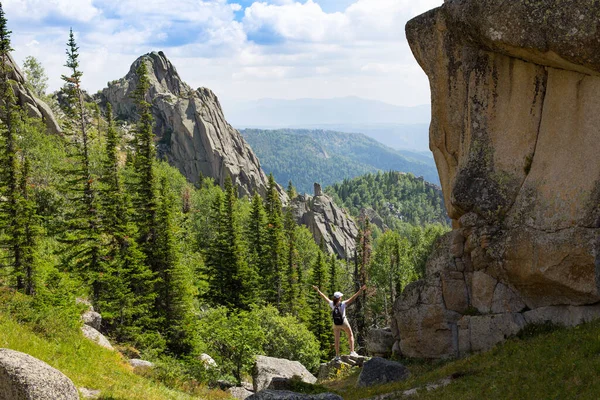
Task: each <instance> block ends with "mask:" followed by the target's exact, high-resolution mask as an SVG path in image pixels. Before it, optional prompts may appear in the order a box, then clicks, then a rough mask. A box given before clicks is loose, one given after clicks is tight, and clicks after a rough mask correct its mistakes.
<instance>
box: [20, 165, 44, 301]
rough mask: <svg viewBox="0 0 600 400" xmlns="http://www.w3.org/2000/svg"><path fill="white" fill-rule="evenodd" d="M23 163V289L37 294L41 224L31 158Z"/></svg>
mask: <svg viewBox="0 0 600 400" xmlns="http://www.w3.org/2000/svg"><path fill="white" fill-rule="evenodd" d="M23 158H24V159H23V165H22V169H21V179H20V184H19V191H20V205H19V213H18V215H19V216H20V219H22V221H23V222H22V223H20V224H19V225H20V226H23V227H24V230H23V232H22V233H23V235H22V239H23V242H22V243H21V248H22V250H21V253H22V259H23V277H22V279H23V289H24V291H25V294H28V295H34V294H35V283H36V273H37V249H38V238H39V237H40V236H41V228H40V225H39V217H38V215H37V213H36V204H35V200H34V199H33V197H32V196H31V193H30V183H29V177H30V176H29V175H30V164H29V159H28V158H26V157H25V156H24V157H23Z"/></svg>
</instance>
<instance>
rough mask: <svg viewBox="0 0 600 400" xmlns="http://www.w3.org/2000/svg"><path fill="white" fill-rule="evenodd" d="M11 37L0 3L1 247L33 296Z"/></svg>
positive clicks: (18, 281)
mask: <svg viewBox="0 0 600 400" xmlns="http://www.w3.org/2000/svg"><path fill="white" fill-rule="evenodd" d="M10 34H11V32H10V31H9V30H8V28H7V20H6V17H5V14H4V9H3V8H2V5H1V4H0V102H1V107H0V120H1V121H2V123H1V125H0V133H1V138H2V147H1V150H0V161H1V162H2V170H1V172H2V173H1V182H2V187H1V194H2V195H3V197H4V198H5V201H3V202H2V204H1V206H0V211H1V213H2V217H3V218H2V219H3V221H4V224H5V225H4V226H3V227H2V228H3V230H4V235H3V237H2V245H3V246H4V247H6V248H7V250H8V257H9V260H8V263H7V264H8V265H9V266H10V267H11V268H12V271H11V272H12V276H13V277H14V281H15V287H16V288H17V290H20V291H23V292H25V293H27V294H33V293H34V273H35V265H34V264H35V246H36V241H35V238H36V236H37V232H38V231H37V229H36V224H37V222H36V217H35V204H33V203H32V200H31V199H30V196H29V191H28V179H29V162H28V160H27V159H26V158H25V155H24V154H21V156H22V159H23V162H22V163H21V162H20V161H19V151H18V145H17V139H18V136H20V135H21V134H22V131H23V129H24V127H25V126H24V121H23V120H24V119H26V117H25V115H24V112H23V110H20V109H19V107H18V105H17V100H16V97H15V94H14V92H13V90H12V85H11V78H10V77H11V74H12V73H13V69H12V66H11V64H10V51H12V49H11V47H10V46H11V45H10Z"/></svg>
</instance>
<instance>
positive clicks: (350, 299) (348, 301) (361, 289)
mask: <svg viewBox="0 0 600 400" xmlns="http://www.w3.org/2000/svg"><path fill="white" fill-rule="evenodd" d="M366 288H367V285H362V287H361V288H360V289H358V292H356V293H354V295H353V296H352V297H350V298H349V299H348V300H346V305H347V306H349V305H350V304H352V303H354V300H356V298H357V297H358V295H359V294H361V293H362V292H364V290H365V289H366Z"/></svg>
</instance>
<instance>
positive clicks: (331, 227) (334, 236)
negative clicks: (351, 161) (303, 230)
mask: <svg viewBox="0 0 600 400" xmlns="http://www.w3.org/2000/svg"><path fill="white" fill-rule="evenodd" d="M291 207H292V210H293V212H294V216H295V218H296V221H297V222H298V223H300V224H303V225H306V227H308V229H309V230H310V231H311V232H312V234H313V237H314V239H315V241H316V242H317V243H320V242H321V240H323V244H324V245H325V248H326V250H327V251H328V252H329V253H333V254H336V255H337V256H338V257H339V258H342V259H351V258H352V257H354V250H355V248H356V237H357V236H358V228H357V226H356V223H355V222H354V220H353V219H352V218H351V217H350V215H349V214H348V212H347V211H346V210H344V209H342V208H340V207H338V206H337V205H336V204H335V203H334V201H333V199H332V198H331V197H329V196H327V195H326V194H324V193H323V191H322V190H321V185H319V184H318V183H315V196H314V197H313V196H310V195H307V194H305V195H299V196H298V197H296V198H295V199H293V200H292V201H291Z"/></svg>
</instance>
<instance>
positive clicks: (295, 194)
mask: <svg viewBox="0 0 600 400" xmlns="http://www.w3.org/2000/svg"><path fill="white" fill-rule="evenodd" d="M287 195H288V197H289V198H290V201H292V200H294V199H295V198H296V197H298V192H297V191H296V188H295V187H294V185H292V181H289V182H288V187H287Z"/></svg>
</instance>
